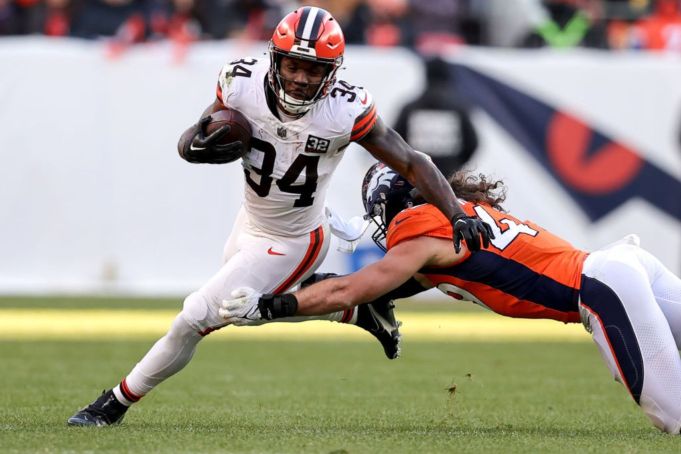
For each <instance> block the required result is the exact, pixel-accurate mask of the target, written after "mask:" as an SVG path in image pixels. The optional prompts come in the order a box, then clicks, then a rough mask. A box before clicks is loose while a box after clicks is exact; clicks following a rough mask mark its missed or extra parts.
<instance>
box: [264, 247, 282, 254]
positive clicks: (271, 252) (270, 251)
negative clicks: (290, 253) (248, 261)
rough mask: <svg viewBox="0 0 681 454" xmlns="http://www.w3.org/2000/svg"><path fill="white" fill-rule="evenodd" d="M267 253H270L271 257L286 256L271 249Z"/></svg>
mask: <svg viewBox="0 0 681 454" xmlns="http://www.w3.org/2000/svg"><path fill="white" fill-rule="evenodd" d="M267 253H268V254H269V255H286V254H282V253H281V252H277V251H273V250H272V248H269V249H268V250H267Z"/></svg>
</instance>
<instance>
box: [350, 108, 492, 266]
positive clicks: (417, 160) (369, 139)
mask: <svg viewBox="0 0 681 454" xmlns="http://www.w3.org/2000/svg"><path fill="white" fill-rule="evenodd" d="M359 144H360V145H362V146H363V147H364V148H366V149H367V150H369V152H370V153H371V154H372V155H373V156H374V157H375V158H376V159H378V160H379V161H382V162H384V163H386V164H387V165H388V167H390V168H392V169H393V170H395V171H396V172H397V173H399V174H400V175H402V176H403V177H404V178H406V179H407V180H408V181H409V182H410V183H411V184H412V185H414V187H415V188H417V189H418V191H419V193H420V194H421V196H422V197H423V198H424V199H425V200H426V201H427V202H429V203H432V204H433V205H435V206H436V207H438V209H439V210H440V211H442V213H443V214H444V215H445V216H447V219H449V220H450V221H451V223H452V226H453V228H454V238H453V239H454V248H455V249H456V251H457V252H458V251H459V246H460V242H461V240H463V241H465V242H466V246H468V249H469V250H471V251H477V250H479V249H480V246H481V239H482V246H484V247H487V246H489V239H490V238H494V234H493V233H492V231H491V229H489V227H487V226H486V225H485V224H484V223H483V222H482V221H481V220H480V219H478V218H477V217H469V216H467V215H466V214H465V213H464V211H463V209H462V208H461V206H460V205H459V202H458V200H457V199H456V195H455V194H454V191H453V190H452V187H451V186H450V185H449V183H448V182H447V180H446V179H445V177H444V176H443V175H442V173H441V172H440V171H439V170H438V169H437V167H435V165H434V164H433V163H432V161H431V160H430V159H429V158H428V156H427V155H426V154H424V153H421V152H419V151H416V150H414V149H413V148H412V147H411V146H409V144H407V143H406V142H405V141H404V140H402V137H400V135H399V134H397V132H395V131H394V130H393V129H392V128H390V127H388V126H386V125H385V124H384V123H383V121H382V120H381V119H380V118H378V119H377V120H376V125H375V126H374V127H373V129H372V130H371V132H369V133H368V134H367V135H366V136H365V137H364V138H363V139H362V140H361V141H360V142H359Z"/></svg>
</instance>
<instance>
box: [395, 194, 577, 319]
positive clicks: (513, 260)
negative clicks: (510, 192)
mask: <svg viewBox="0 0 681 454" xmlns="http://www.w3.org/2000/svg"><path fill="white" fill-rule="evenodd" d="M463 208H464V211H465V212H466V214H467V215H469V216H474V215H475V216H479V217H480V218H481V219H482V220H483V221H484V222H485V223H486V224H489V225H490V226H492V228H493V230H494V234H495V236H496V238H495V239H494V240H492V244H490V246H489V247H487V248H483V249H481V250H480V251H478V252H475V253H473V254H471V253H470V252H467V253H466V255H465V256H464V258H463V259H462V260H460V261H458V262H456V263H453V264H451V265H448V266H444V267H427V268H424V269H422V270H420V271H419V272H420V273H422V274H423V275H425V276H426V277H427V278H428V279H429V280H430V281H431V282H432V283H433V285H435V286H436V287H437V288H438V289H439V290H441V291H442V292H444V293H445V294H447V295H450V296H452V297H454V298H456V299H461V300H470V301H473V302H475V303H477V304H480V305H482V306H485V307H487V308H489V309H491V310H493V311H494V312H497V313H499V314H502V315H507V316H510V317H522V318H549V319H553V320H559V321H562V322H566V323H567V322H579V321H580V318H579V313H578V310H577V302H578V298H579V290H580V282H581V275H582V265H583V263H584V259H585V258H586V256H587V253H586V252H584V251H580V250H578V249H575V248H574V247H573V246H572V245H570V244H569V243H568V242H566V241H564V240H562V239H561V238H558V237H557V236H555V235H553V234H552V233H550V232H548V231H547V230H545V229H543V228H541V227H539V226H538V225H536V224H534V223H532V222H528V221H520V220H518V219H517V218H515V217H513V216H511V215H509V214H507V213H503V212H501V211H498V210H495V209H493V208H491V207H490V206H489V205H474V204H472V203H469V202H463ZM452 235H453V233H452V226H451V224H450V222H449V220H448V219H447V218H446V217H445V216H444V215H443V214H442V213H441V212H440V211H439V210H438V209H437V208H436V207H435V206H433V205H430V204H425V205H418V206H416V207H414V208H409V209H406V210H403V211H401V212H400V213H399V214H398V215H397V216H395V218H394V219H393V221H392V222H391V224H390V226H389V227H388V237H387V247H388V249H390V248H391V247H394V246H395V245H397V244H399V243H400V242H402V241H406V240H409V239H411V238H415V237H419V236H430V237H435V238H443V239H447V240H450V241H451V240H452ZM452 247H453V246H452Z"/></svg>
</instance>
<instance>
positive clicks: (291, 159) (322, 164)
mask: <svg viewBox="0 0 681 454" xmlns="http://www.w3.org/2000/svg"><path fill="white" fill-rule="evenodd" d="M268 70H269V59H267V58H263V59H256V58H250V57H247V58H243V59H241V60H235V61H233V62H231V63H228V64H226V65H225V66H224V67H223V68H222V71H221V72H220V76H219V79H218V88H217V95H218V98H219V99H220V100H221V101H222V103H223V104H224V105H225V106H226V107H229V108H231V109H235V110H238V111H239V112H241V113H242V114H243V115H244V116H245V117H246V118H247V119H248V121H249V122H250V124H251V129H252V133H253V137H252V139H251V150H250V151H249V152H248V153H247V154H246V156H244V158H243V160H242V166H243V168H244V175H245V178H246V203H245V207H246V211H247V212H248V215H249V219H250V220H251V222H252V223H253V224H254V225H255V226H256V227H257V228H259V229H261V230H263V231H266V232H269V233H273V234H276V235H282V236H298V235H302V234H305V233H307V232H310V231H312V230H314V229H315V228H317V227H318V226H319V225H320V224H321V223H322V222H323V219H324V214H323V207H324V198H325V197H326V190H327V188H328V186H329V181H330V179H331V174H332V173H333V171H334V170H335V169H336V166H337V165H338V163H339V162H340V160H341V158H342V157H343V152H344V151H345V149H346V147H347V146H348V144H349V143H350V142H351V141H357V140H361V139H362V138H363V137H364V136H365V135H366V134H367V133H368V132H369V131H371V129H372V128H373V126H374V124H375V122H376V118H377V115H376V107H375V106H374V103H373V100H372V97H371V95H370V94H369V93H368V92H367V91H366V90H364V89H363V88H361V87H354V86H352V85H349V84H348V83H346V82H344V81H337V82H336V83H335V84H334V85H333V86H332V87H331V88H330V89H329V93H328V95H327V96H326V97H325V98H324V99H322V100H320V101H318V102H316V103H315V104H314V105H313V106H312V108H311V109H310V110H309V111H308V112H307V113H306V114H305V115H303V116H302V117H301V118H298V119H296V120H293V121H287V122H282V121H281V120H279V118H277V116H275V115H274V114H273V113H272V111H271V110H270V108H269V106H268V103H267V95H266V90H267V83H268V82H267V73H268Z"/></svg>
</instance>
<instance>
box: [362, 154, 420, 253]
mask: <svg viewBox="0 0 681 454" xmlns="http://www.w3.org/2000/svg"><path fill="white" fill-rule="evenodd" d="M412 189H413V186H412V185H411V184H410V183H409V182H408V181H407V180H406V179H405V178H404V177H402V176H401V175H399V174H398V173H397V172H395V171H394V170H393V169H391V168H390V167H388V166H386V165H385V164H383V163H382V162H377V163H376V164H374V165H372V166H371V167H370V168H369V170H368V171H367V173H366V175H365V176H364V181H363V182H362V202H363V203H364V209H365V211H366V214H365V217H366V218H367V219H370V220H371V221H372V222H373V223H374V224H375V225H376V231H375V232H374V233H373V235H372V236H371V239H372V240H374V242H375V243H376V245H377V246H378V247H379V248H381V249H383V250H384V251H385V250H386V247H385V238H386V236H387V233H388V232H387V230H388V225H390V222H391V221H392V220H393V218H394V217H395V216H396V215H397V214H398V213H399V212H400V211H402V210H403V209H405V208H409V207H411V206H413V205H414V200H413V199H412V197H411V194H410V191H411V190H412Z"/></svg>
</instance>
